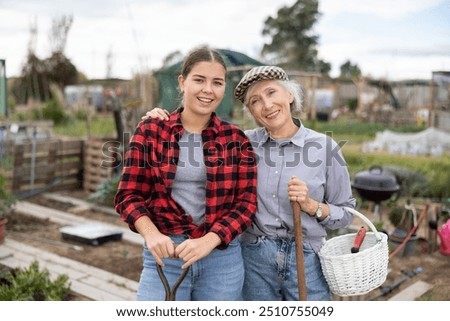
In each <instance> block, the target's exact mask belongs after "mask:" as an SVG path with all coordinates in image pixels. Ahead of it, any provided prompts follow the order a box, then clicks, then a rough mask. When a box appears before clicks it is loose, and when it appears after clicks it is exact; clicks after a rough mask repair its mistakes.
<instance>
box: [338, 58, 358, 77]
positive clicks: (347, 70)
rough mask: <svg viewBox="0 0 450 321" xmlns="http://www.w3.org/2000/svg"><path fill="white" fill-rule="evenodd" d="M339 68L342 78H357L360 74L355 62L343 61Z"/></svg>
mask: <svg viewBox="0 0 450 321" xmlns="http://www.w3.org/2000/svg"><path fill="white" fill-rule="evenodd" d="M340 68H341V77H342V78H358V77H359V76H361V69H359V67H358V65H357V64H352V62H351V61H350V60H347V61H346V62H345V63H343V64H342V65H341V67H340Z"/></svg>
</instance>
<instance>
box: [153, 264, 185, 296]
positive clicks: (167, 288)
mask: <svg viewBox="0 0 450 321" xmlns="http://www.w3.org/2000/svg"><path fill="white" fill-rule="evenodd" d="M156 271H157V272H158V275H159V278H160V279H161V282H162V284H163V286H164V291H165V293H166V297H165V300H166V301H175V298H176V295H177V290H178V287H179V286H180V284H181V282H183V280H184V278H185V277H186V275H187V274H188V272H189V267H187V268H186V269H184V270H183V273H181V275H180V276H179V277H178V279H177V281H176V282H175V284H174V285H173V288H172V289H170V285H169V282H168V281H167V278H166V275H165V274H164V271H163V269H162V267H161V265H159V264H156Z"/></svg>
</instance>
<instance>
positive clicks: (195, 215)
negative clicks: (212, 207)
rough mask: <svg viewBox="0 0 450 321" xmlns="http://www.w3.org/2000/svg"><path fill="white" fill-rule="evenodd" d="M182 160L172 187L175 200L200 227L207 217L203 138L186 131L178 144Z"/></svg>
mask: <svg viewBox="0 0 450 321" xmlns="http://www.w3.org/2000/svg"><path fill="white" fill-rule="evenodd" d="M178 144H179V146H180V158H179V161H178V166H177V171H176V173H175V180H174V183H173V187H172V197H173V199H174V200H175V201H176V202H177V203H178V204H179V205H180V206H181V207H182V208H183V209H184V210H185V212H186V214H188V215H191V216H192V219H193V222H194V224H196V225H200V224H201V223H202V222H203V219H204V216H205V199H206V188H205V187H206V167H205V162H204V159H203V146H202V137H201V135H200V134H194V133H189V132H188V131H186V130H185V132H184V134H183V136H182V137H181V138H180V140H179V142H178Z"/></svg>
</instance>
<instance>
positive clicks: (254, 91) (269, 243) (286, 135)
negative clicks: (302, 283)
mask: <svg viewBox="0 0 450 321" xmlns="http://www.w3.org/2000/svg"><path fill="white" fill-rule="evenodd" d="M234 93H235V97H236V99H238V100H240V101H241V102H242V103H243V104H244V105H245V106H246V107H247V108H248V110H249V111H250V113H251V114H252V116H253V117H254V119H255V121H256V123H257V124H258V125H259V126H261V127H259V128H256V129H252V130H247V131H246V132H245V133H246V135H247V136H248V137H249V139H250V140H251V142H252V145H253V148H254V150H255V152H256V154H257V155H258V159H259V161H258V210H257V214H256V216H255V220H254V222H253V224H252V226H251V227H250V228H248V229H247V230H246V231H245V232H244V233H243V235H242V237H241V241H242V242H241V243H242V255H243V257H244V265H245V282H244V287H243V299H244V300H258V301H277V300H298V297H299V293H298V283H297V262H296V255H295V240H294V225H293V218H292V207H291V202H298V203H299V204H300V206H301V209H302V218H301V219H302V227H303V255H304V266H305V275H306V288H307V299H308V300H331V293H330V290H329V287H328V284H327V282H326V280H325V277H324V275H323V273H322V270H321V266H320V261H319V257H318V254H317V253H318V252H319V250H320V248H321V246H322V244H323V243H324V241H325V237H326V234H327V232H326V230H327V229H338V228H342V227H345V226H347V225H348V224H350V223H351V221H352V219H353V215H352V214H351V213H349V212H348V211H346V210H345V209H344V207H346V206H348V207H354V206H355V200H354V198H353V197H352V191H351V185H350V176H349V173H348V170H347V166H346V163H345V160H344V158H343V156H342V153H341V151H340V149H339V146H338V145H337V144H336V143H335V142H334V141H333V140H332V139H331V138H329V137H327V136H326V135H324V134H321V133H318V132H316V131H314V130H311V129H309V128H306V127H305V126H304V125H303V124H302V123H301V122H300V120H298V119H296V118H293V116H292V112H300V111H301V107H302V91H301V87H300V85H299V84H297V83H295V82H293V81H290V80H289V79H288V76H287V74H286V72H285V71H284V70H283V69H281V68H279V67H276V66H261V67H255V68H253V69H251V70H250V71H249V72H248V73H247V74H245V75H244V77H242V79H241V81H240V82H239V84H238V85H237V87H236V89H235V92H234ZM145 117H155V118H156V117H159V118H160V119H166V118H167V112H165V111H164V110H161V109H159V108H158V109H154V110H153V111H152V112H149V113H147V116H145ZM145 117H144V118H145Z"/></svg>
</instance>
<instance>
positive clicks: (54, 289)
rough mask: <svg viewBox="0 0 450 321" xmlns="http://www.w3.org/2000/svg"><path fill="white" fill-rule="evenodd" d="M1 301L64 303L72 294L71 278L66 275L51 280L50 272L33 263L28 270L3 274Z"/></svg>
mask: <svg viewBox="0 0 450 321" xmlns="http://www.w3.org/2000/svg"><path fill="white" fill-rule="evenodd" d="M3 279H4V281H3V282H2V284H1V285H0V301H62V300H64V299H66V298H67V296H68V295H69V292H70V285H69V284H68V282H69V277H68V276H67V275H65V274H63V275H60V276H58V277H57V278H56V279H55V280H54V281H51V280H50V273H49V272H48V270H42V271H41V270H40V269H39V263H38V262H33V263H32V264H31V265H30V267H29V268H28V269H21V270H17V271H16V272H9V273H8V272H6V273H5V272H3Z"/></svg>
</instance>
